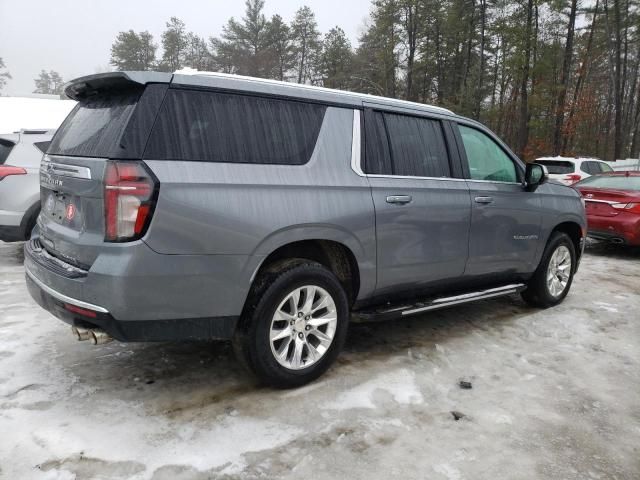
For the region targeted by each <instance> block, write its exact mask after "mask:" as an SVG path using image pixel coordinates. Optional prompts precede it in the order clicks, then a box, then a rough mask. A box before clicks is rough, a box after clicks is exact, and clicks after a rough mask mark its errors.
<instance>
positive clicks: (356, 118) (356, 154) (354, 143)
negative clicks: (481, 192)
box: [351, 109, 522, 185]
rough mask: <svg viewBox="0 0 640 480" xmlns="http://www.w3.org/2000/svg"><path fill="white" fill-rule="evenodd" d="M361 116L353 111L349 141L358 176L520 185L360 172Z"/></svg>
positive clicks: (509, 183) (360, 113)
mask: <svg viewBox="0 0 640 480" xmlns="http://www.w3.org/2000/svg"><path fill="white" fill-rule="evenodd" d="M361 116H362V112H361V111H360V110H358V109H354V110H353V129H352V140H351V170H353V171H354V172H355V173H356V174H357V175H358V176H360V177H365V178H391V179H402V180H438V181H441V182H478V183H495V184H499V185H522V184H521V183H520V182H500V181H494V180H474V179H470V178H453V177H413V176H410V175H382V174H377V173H376V174H373V173H371V174H369V173H364V171H363V170H362V134H361V130H360V129H361V120H360V119H361Z"/></svg>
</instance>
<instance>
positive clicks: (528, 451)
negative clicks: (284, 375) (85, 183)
mask: <svg viewBox="0 0 640 480" xmlns="http://www.w3.org/2000/svg"><path fill="white" fill-rule="evenodd" d="M21 260H22V258H21V245H19V244H15V245H7V244H2V243H0V478H6V479H11V480H14V479H72V478H77V479H87V478H100V479H116V478H118V479H120V478H134V479H156V480H159V479H179V480H181V479H204V478H287V479H289V478H290V479H294V478H301V477H307V478H314V479H332V478H350V479H358V478H362V479H365V478H366V479H377V478H380V479H388V478H391V477H398V478H421V479H422V478H428V479H448V480H457V479H459V480H462V479H472V480H477V479H492V480H493V479H502V478H509V479H545V480H546V479H557V478H562V479H576V480H577V479H580V480H583V479H617V480H623V479H629V480H631V479H638V478H640V314H639V313H638V312H639V310H640V252H638V251H631V250H622V249H614V248H609V247H593V248H590V250H589V252H588V254H587V255H586V257H585V258H584V260H583V264H582V266H581V269H580V272H579V274H578V276H577V278H576V281H575V283H574V286H573V290H572V292H571V294H570V296H569V297H568V298H567V300H566V301H565V302H564V303H563V304H562V305H561V306H560V307H557V308H555V309H553V310H547V311H538V310H534V309H531V308H528V307H526V306H525V305H524V304H523V303H522V301H521V300H520V299H519V297H517V296H514V297H508V298H503V299H496V300H490V301H485V302H482V303H477V304H470V305H466V306H461V307H457V308H454V309H450V310H447V311H441V312H437V313H431V314H429V315H424V316H421V317H417V318H414V319H410V320H403V321H401V322H397V323H384V324H371V325H353V326H352V327H351V330H350V338H349V341H348V344H347V347H346V351H345V352H344V353H343V354H342V355H341V356H340V358H339V359H338V362H337V364H336V366H335V367H334V368H332V369H331V370H330V371H329V372H328V374H327V375H325V376H324V377H323V378H322V379H320V380H319V381H317V382H315V383H313V384H311V385H308V386H306V387H304V388H301V389H298V390H291V391H275V390H271V389H268V388H264V387H260V386H258V385H256V384H255V383H254V381H253V380H252V379H251V378H250V377H249V376H248V375H247V374H245V373H244V371H243V370H242V369H241V368H240V367H239V366H238V365H237V364H236V362H235V360H234V359H233V356H232V353H231V349H230V348H229V346H228V345H226V344H224V343H218V344H207V343H182V344H180V343H179V344H169V343H165V344H135V345H134V344H129V345H125V344H118V343H111V344H108V345H104V346H99V347H93V346H90V345H88V344H87V343H86V342H85V343H78V342H76V341H75V340H74V338H73V337H72V335H71V333H70V329H69V328H68V327H67V326H66V325H64V324H63V323H61V322H59V321H58V320H56V319H54V318H53V317H51V316H50V315H49V314H48V313H46V312H44V311H42V310H41V309H39V307H37V306H36V305H35V304H34V303H33V302H32V301H31V299H30V298H29V296H28V294H27V291H26V288H25V285H24V278H23V268H22V265H21ZM463 378H464V379H465V380H469V381H471V382H472V384H473V388H472V389H470V390H463V389H461V388H460V387H459V386H458V381H459V380H460V379H463ZM452 411H455V412H459V414H462V415H463V416H462V418H460V419H459V420H458V421H456V420H455V419H454V417H453V415H452V414H451V412H452Z"/></svg>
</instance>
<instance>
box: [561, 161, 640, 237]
mask: <svg viewBox="0 0 640 480" xmlns="http://www.w3.org/2000/svg"><path fill="white" fill-rule="evenodd" d="M574 188H576V189H578V190H579V191H580V193H581V194H582V196H583V197H584V200H585V208H586V211H587V223H588V229H589V233H588V235H589V236H590V237H592V238H596V239H600V240H608V241H611V242H614V243H621V244H625V245H640V172H611V173H604V174H601V175H594V176H592V177H589V178H586V179H584V180H582V181H581V182H578V183H576V184H575V185H574Z"/></svg>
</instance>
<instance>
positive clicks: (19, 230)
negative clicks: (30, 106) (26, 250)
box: [0, 130, 55, 242]
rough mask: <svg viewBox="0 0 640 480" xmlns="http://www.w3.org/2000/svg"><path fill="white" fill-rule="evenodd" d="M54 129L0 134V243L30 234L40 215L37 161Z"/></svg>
mask: <svg viewBox="0 0 640 480" xmlns="http://www.w3.org/2000/svg"><path fill="white" fill-rule="evenodd" d="M54 133H55V130H20V132H18V133H14V134H8V135H0V240H2V241H5V242H15V241H18V240H25V239H27V238H29V235H31V230H32V229H33V227H34V226H35V224H36V219H37V218H38V214H39V213H40V181H39V178H38V177H39V171H40V160H41V159H42V154H43V153H44V152H45V151H46V150H47V147H48V146H49V142H50V141H51V137H53V134H54Z"/></svg>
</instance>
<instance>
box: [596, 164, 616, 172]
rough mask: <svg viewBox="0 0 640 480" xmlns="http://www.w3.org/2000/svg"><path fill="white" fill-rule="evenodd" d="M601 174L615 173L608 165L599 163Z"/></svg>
mask: <svg viewBox="0 0 640 480" xmlns="http://www.w3.org/2000/svg"><path fill="white" fill-rule="evenodd" d="M598 165H599V166H600V171H601V172H613V168H611V165H609V164H608V163H598Z"/></svg>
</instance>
